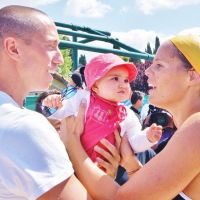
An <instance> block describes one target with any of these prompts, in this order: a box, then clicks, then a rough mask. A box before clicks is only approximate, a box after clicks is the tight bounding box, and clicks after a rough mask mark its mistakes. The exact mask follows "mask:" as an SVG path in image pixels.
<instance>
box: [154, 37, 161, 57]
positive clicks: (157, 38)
mask: <svg viewBox="0 0 200 200" xmlns="http://www.w3.org/2000/svg"><path fill="white" fill-rule="evenodd" d="M159 46H160V40H159V37H158V36H156V39H155V48H154V50H153V54H156V52H157V50H158V48H159Z"/></svg>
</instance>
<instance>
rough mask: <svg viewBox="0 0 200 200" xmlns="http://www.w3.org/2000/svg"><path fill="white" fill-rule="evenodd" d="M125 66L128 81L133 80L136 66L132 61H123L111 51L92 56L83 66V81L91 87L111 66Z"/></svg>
mask: <svg viewBox="0 0 200 200" xmlns="http://www.w3.org/2000/svg"><path fill="white" fill-rule="evenodd" d="M118 66H125V67H126V68H127V70H128V73H129V82H131V81H133V80H134V79H135V77H136V75H137V68H136V67H135V65H134V64H133V63H129V62H125V61H124V60H123V59H121V58H120V57H119V56H117V55H115V54H112V53H105V54H100V55H98V56H96V57H94V58H93V59H92V60H90V62H89V63H88V64H87V65H86V66H85V71H84V75H85V81H86V85H87V88H88V89H91V88H92V86H93V85H94V83H95V82H96V81H97V80H98V79H100V78H102V77H103V76H105V75H106V73H108V72H109V71H110V70H111V69H112V68H114V67H118Z"/></svg>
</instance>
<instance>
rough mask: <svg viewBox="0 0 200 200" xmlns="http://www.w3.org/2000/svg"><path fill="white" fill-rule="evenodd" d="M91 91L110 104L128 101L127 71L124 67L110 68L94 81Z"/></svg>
mask: <svg viewBox="0 0 200 200" xmlns="http://www.w3.org/2000/svg"><path fill="white" fill-rule="evenodd" d="M92 89H93V91H94V92H95V93H96V94H97V95H98V96H100V97H102V98H104V99H106V100H109V101H112V102H117V103H118V102H122V101H124V100H126V99H128V98H129V97H130V91H131V89H130V84H129V80H128V70H127V69H126V67H124V66H119V67H114V68H112V69H111V70H110V71H109V72H108V73H107V74H106V75H105V76H104V77H102V78H101V79H99V80H97V81H96V83H95V84H94V86H93V87H92Z"/></svg>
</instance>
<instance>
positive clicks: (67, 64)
mask: <svg viewBox="0 0 200 200" xmlns="http://www.w3.org/2000/svg"><path fill="white" fill-rule="evenodd" d="M59 39H60V40H66V41H69V38H68V37H67V36H66V35H59ZM61 53H62V55H63V58H64V64H62V65H60V66H59V67H58V73H59V74H60V75H61V76H63V77H64V78H67V77H69V74H70V72H71V70H72V58H71V49H70V48H68V49H63V50H61Z"/></svg>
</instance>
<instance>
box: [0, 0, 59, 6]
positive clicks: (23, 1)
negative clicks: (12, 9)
mask: <svg viewBox="0 0 200 200" xmlns="http://www.w3.org/2000/svg"><path fill="white" fill-rule="evenodd" d="M58 1H60V0H1V1H0V8H2V7H4V6H8V5H23V6H31V7H37V6H41V5H47V4H52V3H55V2H58Z"/></svg>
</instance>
